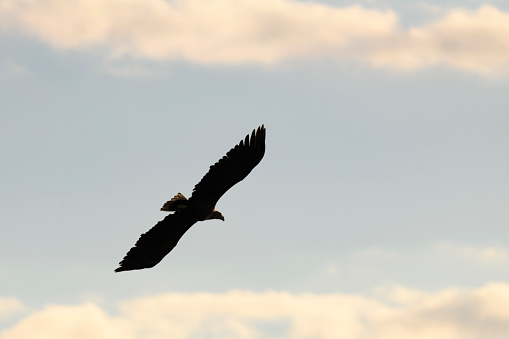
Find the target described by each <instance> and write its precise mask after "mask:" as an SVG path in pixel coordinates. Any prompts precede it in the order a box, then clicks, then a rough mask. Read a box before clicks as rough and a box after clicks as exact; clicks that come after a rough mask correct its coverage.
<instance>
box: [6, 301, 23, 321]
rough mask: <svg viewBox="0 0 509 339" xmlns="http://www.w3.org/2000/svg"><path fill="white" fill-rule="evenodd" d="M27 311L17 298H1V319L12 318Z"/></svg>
mask: <svg viewBox="0 0 509 339" xmlns="http://www.w3.org/2000/svg"><path fill="white" fill-rule="evenodd" d="M24 310H25V306H24V305H23V304H22V303H21V301H19V300H18V299H15V298H0V317H6V316H10V315H13V314H16V313H19V312H21V311H24Z"/></svg>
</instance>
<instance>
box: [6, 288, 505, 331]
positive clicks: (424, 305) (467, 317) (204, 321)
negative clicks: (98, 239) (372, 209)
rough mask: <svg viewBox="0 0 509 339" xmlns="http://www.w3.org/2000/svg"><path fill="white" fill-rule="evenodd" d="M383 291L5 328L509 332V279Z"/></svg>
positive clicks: (154, 306)
mask: <svg viewBox="0 0 509 339" xmlns="http://www.w3.org/2000/svg"><path fill="white" fill-rule="evenodd" d="M379 294H381V296H382V297H384V298H382V299H380V298H377V299H373V298H367V297H362V296H355V295H345V294H325V295H317V294H306V293H304V294H290V293H286V292H274V291H272V292H265V293H254V292H248V291H231V292H228V293H224V294H212V293H188V294H182V293H172V294H165V295H158V296H153V297H144V298H138V299H134V300H130V301H126V302H123V303H121V304H120V306H119V311H120V313H119V315H117V316H112V315H109V314H108V313H107V312H105V311H104V310H102V309H101V308H99V307H98V306H97V305H95V304H92V303H84V304H82V305H75V306H48V307H47V308H45V309H43V310H40V311H36V312H34V313H32V314H30V315H28V316H27V317H25V318H24V319H22V320H21V321H20V322H18V323H17V324H16V325H14V326H13V327H11V328H9V329H7V330H5V331H4V332H2V333H0V339H13V338H16V339H26V338H43V339H44V338H52V339H60V338H78V339H85V338H94V339H96V338H108V339H116V338H123V339H129V338H149V339H158V338H172V339H191V338H202V337H203V338H211V337H213V338H222V339H230V338H232V339H233V338H235V339H257V338H289V339H306V338H319V339H364V338H370V339H408V338H413V339H428V338H433V339H478V338H483V339H495V338H502V337H504V336H505V335H506V334H507V333H509V313H508V312H507V309H508V308H509V285H507V284H503V283H491V284H487V285H485V286H483V287H481V288H477V289H470V290H462V289H457V288H451V289H446V290H442V291H439V292H436V293H429V292H428V293H425V292H422V291H417V290H409V289H407V288H404V287H395V288H392V289H389V290H385V291H383V290H381V291H379ZM383 299H388V300H389V301H390V302H387V301H382V300H383Z"/></svg>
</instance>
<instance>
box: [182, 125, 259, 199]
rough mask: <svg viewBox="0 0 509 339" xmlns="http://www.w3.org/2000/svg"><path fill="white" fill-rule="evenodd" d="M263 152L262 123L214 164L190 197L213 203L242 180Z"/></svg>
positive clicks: (256, 163)
mask: <svg viewBox="0 0 509 339" xmlns="http://www.w3.org/2000/svg"><path fill="white" fill-rule="evenodd" d="M264 154H265V127H264V125H262V126H260V127H258V129H255V130H253V132H252V133H251V138H249V134H248V135H247V136H246V138H245V139H244V140H241V141H240V143H239V144H238V145H236V146H235V147H233V148H232V149H231V150H230V151H228V153H226V155H225V156H224V157H222V158H221V159H220V160H219V161H218V162H216V163H215V164H214V165H212V166H210V169H209V171H208V172H207V174H205V176H204V177H203V178H202V179H201V180H200V182H199V183H198V184H197V185H196V186H195V187H194V190H193V194H192V196H191V198H190V199H192V200H199V201H207V202H210V201H212V202H214V205H215V203H216V202H217V201H218V200H219V198H221V196H222V195H223V194H224V193H225V192H226V191H228V190H229V189H230V188H231V187H232V186H233V185H235V184H236V183H238V182H240V181H242V179H244V178H245V177H246V176H247V175H248V174H249V173H250V172H251V171H252V170H253V168H255V166H256V165H258V163H259V162H260V161H261V160H262V158H263V155H264Z"/></svg>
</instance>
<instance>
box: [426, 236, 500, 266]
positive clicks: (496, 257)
mask: <svg viewBox="0 0 509 339" xmlns="http://www.w3.org/2000/svg"><path fill="white" fill-rule="evenodd" d="M434 249H435V252H436V253H437V254H440V255H443V256H448V257H452V258H456V259H459V260H467V261H471V262H475V263H477V264H482V265H489V266H493V265H507V264H509V250H507V249H506V248H504V247H495V246H492V247H476V246H469V245H465V244H458V243H449V242H443V243H440V244H437V245H435V247H434Z"/></svg>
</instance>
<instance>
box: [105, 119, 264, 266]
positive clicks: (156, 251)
mask: <svg viewBox="0 0 509 339" xmlns="http://www.w3.org/2000/svg"><path fill="white" fill-rule="evenodd" d="M264 154H265V127H264V125H261V126H260V127H258V129H254V130H253V132H252V133H251V138H250V137H249V134H248V135H247V136H246V138H245V139H244V140H241V141H240V143H239V144H238V145H236V146H235V147H233V148H232V149H231V150H230V151H229V152H228V153H226V155H225V156H224V157H222V158H221V159H220V160H219V161H218V162H216V163H215V164H214V165H212V166H210V169H209V171H208V172H207V174H205V176H204V177H203V178H202V179H201V181H200V182H199V183H198V184H197V185H196V186H195V187H194V190H193V193H192V195H191V197H190V198H189V199H187V198H186V197H185V196H184V195H183V194H182V193H178V194H177V195H176V196H174V197H173V198H172V199H171V200H169V201H167V202H166V203H165V204H164V205H163V207H162V208H161V211H167V212H173V213H171V214H168V215H167V216H166V217H165V218H164V219H163V220H161V221H159V222H158V223H157V224H156V225H155V226H154V227H152V228H151V229H150V230H149V231H148V232H146V233H144V234H142V235H141V236H140V238H139V239H138V241H137V242H136V244H135V246H134V247H132V248H131V249H130V250H129V252H127V254H126V256H125V257H124V259H123V260H122V261H121V262H120V263H119V265H120V266H119V267H118V268H117V269H116V270H115V272H122V271H131V270H140V269H143V268H151V267H154V266H155V265H157V264H158V263H159V262H160V261H161V260H162V259H163V258H164V257H165V256H166V255H167V254H168V253H170V251H171V250H172V249H173V248H174V247H175V246H176V245H177V243H178V241H179V240H180V238H182V236H183V235H184V233H186V231H187V230H188V229H189V228H191V226H193V225H194V224H195V223H196V222H198V221H205V220H211V219H221V220H223V221H224V217H223V215H222V214H221V212H219V211H216V209H215V206H216V203H217V201H218V200H219V198H221V197H222V196H223V194H225V193H226V191H228V190H229V189H230V188H231V187H233V185H235V184H237V183H238V182H240V181H242V180H243V179H244V178H245V177H246V176H247V175H248V174H249V173H250V172H251V171H252V170H253V168H255V166H256V165H258V163H260V161H261V160H262V158H263V155H264Z"/></svg>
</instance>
